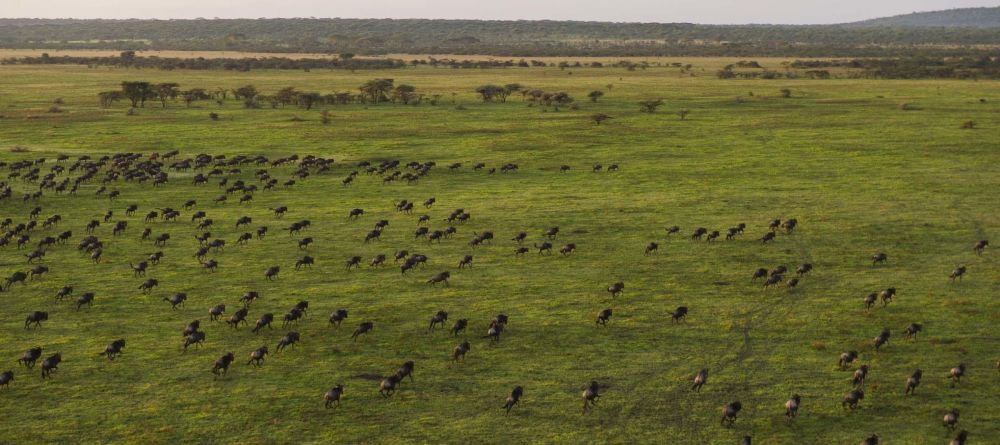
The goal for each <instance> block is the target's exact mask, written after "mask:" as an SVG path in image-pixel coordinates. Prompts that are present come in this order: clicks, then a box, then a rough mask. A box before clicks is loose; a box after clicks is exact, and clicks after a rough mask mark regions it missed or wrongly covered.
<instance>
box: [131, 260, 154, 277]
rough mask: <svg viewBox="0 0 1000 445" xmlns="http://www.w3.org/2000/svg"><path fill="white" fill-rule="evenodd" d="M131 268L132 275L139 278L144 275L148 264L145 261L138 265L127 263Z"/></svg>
mask: <svg viewBox="0 0 1000 445" xmlns="http://www.w3.org/2000/svg"><path fill="white" fill-rule="evenodd" d="M128 265H129V266H130V267H131V268H132V275H133V276H136V277H141V276H143V275H146V269H147V268H148V267H149V263H147V262H145V261H140V262H139V264H132V263H128Z"/></svg>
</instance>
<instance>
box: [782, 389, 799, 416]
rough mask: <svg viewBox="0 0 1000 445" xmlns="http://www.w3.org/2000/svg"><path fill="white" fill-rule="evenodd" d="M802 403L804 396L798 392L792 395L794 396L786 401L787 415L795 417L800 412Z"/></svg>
mask: <svg viewBox="0 0 1000 445" xmlns="http://www.w3.org/2000/svg"><path fill="white" fill-rule="evenodd" d="M800 404H802V397H800V396H799V395H798V394H794V395H792V398H790V399H788V401H787V402H785V415H786V416H788V418H789V419H794V418H795V416H796V415H798V414H799V405H800Z"/></svg>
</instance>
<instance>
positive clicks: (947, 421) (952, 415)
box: [942, 408, 958, 431]
mask: <svg viewBox="0 0 1000 445" xmlns="http://www.w3.org/2000/svg"><path fill="white" fill-rule="evenodd" d="M942 423H943V424H944V427H945V428H948V429H949V430H951V431H955V426H956V425H958V408H952V409H951V411H949V412H948V413H947V414H945V415H944V421H943V422H942Z"/></svg>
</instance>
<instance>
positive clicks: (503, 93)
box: [500, 83, 524, 102]
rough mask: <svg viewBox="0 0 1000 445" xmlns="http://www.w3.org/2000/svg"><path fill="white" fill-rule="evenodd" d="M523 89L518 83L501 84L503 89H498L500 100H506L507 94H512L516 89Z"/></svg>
mask: <svg viewBox="0 0 1000 445" xmlns="http://www.w3.org/2000/svg"><path fill="white" fill-rule="evenodd" d="M522 89H524V87H523V86H521V84H519V83H508V84H507V85H504V86H503V90H501V91H500V102H507V96H510V95H511V94H514V93H516V92H518V91H521V90H522Z"/></svg>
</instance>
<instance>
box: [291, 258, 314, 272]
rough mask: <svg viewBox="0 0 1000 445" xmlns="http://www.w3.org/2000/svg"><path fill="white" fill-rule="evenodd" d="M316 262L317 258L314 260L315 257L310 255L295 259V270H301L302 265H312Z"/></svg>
mask: <svg viewBox="0 0 1000 445" xmlns="http://www.w3.org/2000/svg"><path fill="white" fill-rule="evenodd" d="M315 262H316V260H314V259H313V257H311V256H309V255H306V256H303V257H302V258H299V259H298V260H297V261H295V270H299V269H300V268H302V267H307V268H308V267H312V265H313V264H314V263H315Z"/></svg>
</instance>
